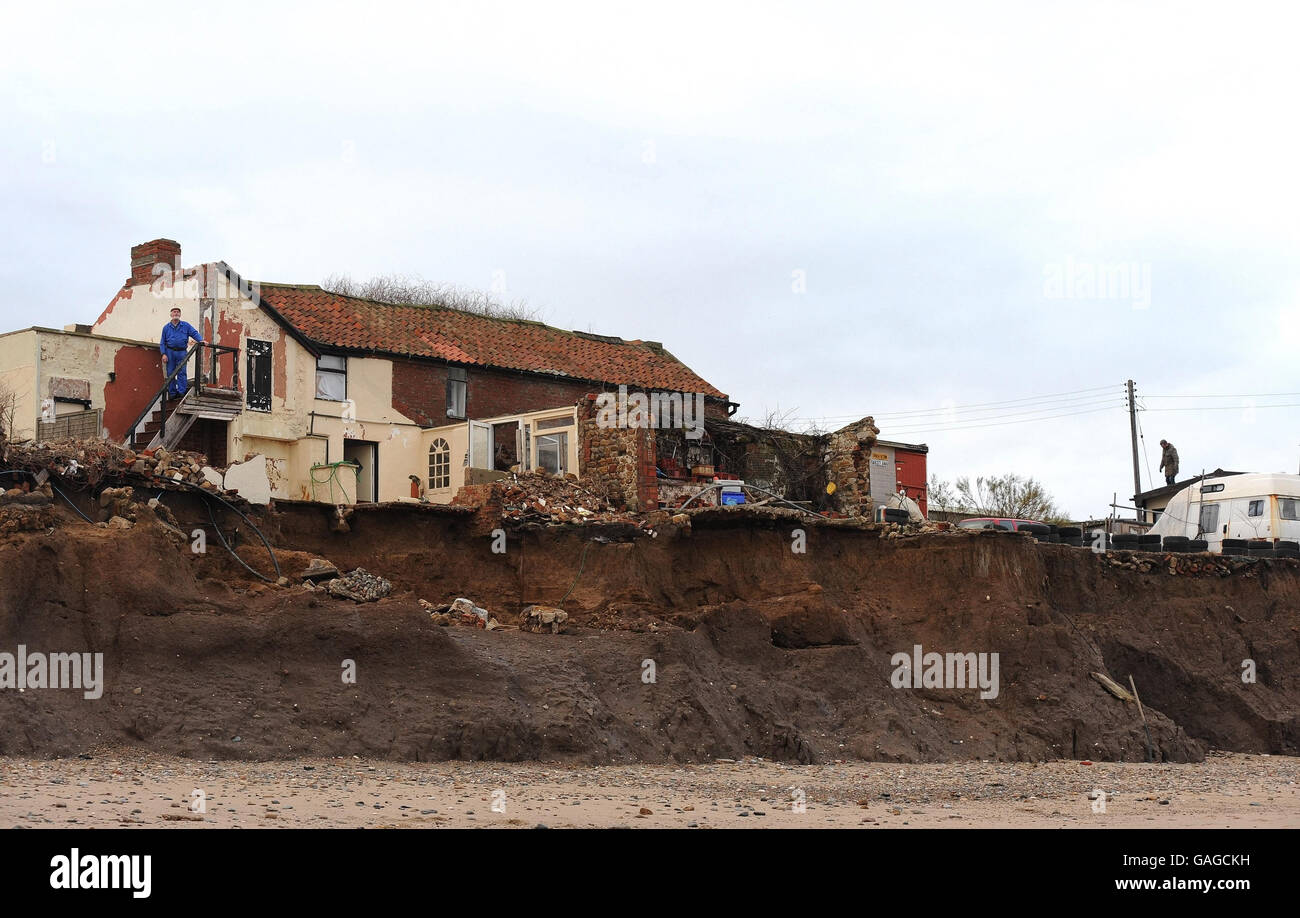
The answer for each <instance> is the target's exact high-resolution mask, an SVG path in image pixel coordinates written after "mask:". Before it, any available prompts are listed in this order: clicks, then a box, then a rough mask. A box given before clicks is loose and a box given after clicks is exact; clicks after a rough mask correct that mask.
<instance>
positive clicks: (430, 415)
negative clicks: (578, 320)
mask: <svg viewBox="0 0 1300 918" xmlns="http://www.w3.org/2000/svg"><path fill="white" fill-rule="evenodd" d="M466 375H467V376H468V380H469V382H468V390H467V392H466V396H465V414H466V417H468V418H475V419H479V418H494V417H500V416H502V415H507V414H522V413H523V412H526V411H540V410H542V409H545V408H559V407H561V406H568V405H572V404H574V403H575V402H577V401H578V400H579V399H581V398H583V397H585V396H586V395H587V393H589V392H593V391H594V392H600V391H606V390H608V391H616V390H617V389H618V386H616V385H605V386H604V387H603V388H602V386H601V385H600V384H598V383H591V382H579V381H577V380H565V379H550V378H547V377H544V376H530V375H527V374H523V373H509V372H505V371H502V370H487V369H480V368H476V367H468V368H466ZM393 408H394V409H395V410H397V411H400V412H401V413H402V414H404V415H406V416H407V417H408V418H410V419H411V420H412V421H414V422H415V423H417V424H421V425H424V426H428V427H440V426H442V425H444V424H451V423H454V422H455V421H456V420H458V419H456V418H449V417H447V367H446V366H444V365H441V364H436V363H428V362H424V361H418V360H402V359H400V358H395V359H394V360H393ZM705 415H706V416H707V417H726V415H727V407H726V405H725V404H723V403H721V402H712V401H710V402H706V403H705Z"/></svg>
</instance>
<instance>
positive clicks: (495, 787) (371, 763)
mask: <svg viewBox="0 0 1300 918" xmlns="http://www.w3.org/2000/svg"><path fill="white" fill-rule="evenodd" d="M0 768H3V770H4V773H5V784H4V786H3V787H0V827H8V826H28V827H44V828H52V827H60V826H62V827H68V826H76V827H87V826H100V827H115V826H137V827H150V828H166V827H175V828H192V827H200V826H205V827H238V826H242V827H259V828H266V827H285V828H295V827H307V828H310V827H313V826H346V827H367V828H381V827H397V828H401V827H410V828H421V827H423V828H437V827H445V828H474V827H502V828H510V827H515V828H534V827H536V826H546V827H549V828H563V827H592V826H594V827H615V826H622V827H629V828H644V827H649V828H692V829H696V828H698V829H708V828H739V827H745V828H812V827H827V828H829V827H846V828H847V827H860V828H872V827H878V828H895V827H910V828H924V827H946V828H992V827H1040V828H1066V827H1069V828H1122V827H1132V828H1165V827H1176V826H1206V827H1211V828H1213V827H1221V828H1297V827H1300V787H1298V786H1297V781H1298V780H1300V759H1295V758H1286V757H1277V756H1250V755H1222V756H1211V757H1210V758H1208V759H1206V761H1204V762H1202V763H1199V764H1196V765H1143V764H1138V763H1101V762H1098V763H1094V764H1085V763H1082V762H1048V763H1044V764H1041V765H1039V764H1035V765H1029V764H1011V763H1006V762H1000V763H992V762H962V763H949V764H943V765H893V764H880V763H875V764H872V763H862V762H852V763H842V764H828V765H790V764H783V763H778V762H767V761H762V760H755V759H746V760H743V761H740V762H734V763H733V762H726V763H713V764H707V765H686V766H663V765H633V766H604V767H573V766H564V765H557V764H545V763H532V764H511V763H501V762H490V763H489V762H482V763H480V762H471V763H466V762H441V763H437V764H432V765H431V764H421V763H401V762H386V761H383V760H369V759H356V758H352V757H347V758H342V759H297V760H294V761H292V762H240V763H224V764H223V763H213V762H201V761H194V760H186V759H174V758H167V757H161V756H152V755H147V754H141V753H133V752H129V751H107V752H106V753H105V754H102V755H101V754H96V755H95V756H93V757H91V758H88V759H85V760H79V759H71V760H65V761H58V762H50V761H32V760H27V759H0ZM196 788H199V789H202V790H203V792H204V795H205V800H204V812H203V813H202V814H198V813H195V812H193V811H192V809H191V802H192V801H193V799H194V798H193V792H194V790H195V789H196ZM1098 790H1101V791H1102V792H1103V793H1105V794H1106V798H1105V807H1104V812H1098V811H1097V810H1098V809H1099V808H1098V807H1097V806H1096V805H1095V802H1096V796H1095V795H1096V792H1097V791H1098ZM796 792H801V793H802V799H803V802H804V807H803V809H802V812H800V811H799V810H798V809H797V808H796V806H795V805H794V804H795V802H796V800H797V799H798V798H797V796H796ZM494 803H495V804H496V808H495V809H494V808H493V804H494Z"/></svg>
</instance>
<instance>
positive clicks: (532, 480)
mask: <svg viewBox="0 0 1300 918" xmlns="http://www.w3.org/2000/svg"><path fill="white" fill-rule="evenodd" d="M492 487H493V491H494V492H495V493H494V495H493V496H494V497H497V498H498V499H499V501H500V505H501V517H502V519H506V520H511V521H514V522H519V523H585V522H589V521H595V520H600V521H602V522H614V521H619V522H637V521H638V517H637V516H636V514H632V513H624V512H620V511H617V510H615V509H614V508H613V507H612V506H611V505H610V503H609V501H607V500H606V499H605V498H603V497H601V496H600V495H598V494H594V493H592V492H591V491H588V490H587V489H586V488H584V487H582V486H581V485H579V484H578V482H577V480H576V479H575V478H573V476H565V477H563V478H560V477H557V476H555V475H548V474H546V473H545V472H523V473H521V474H518V475H513V476H511V477H510V478H506V479H503V480H502V481H497V482H493V483H492Z"/></svg>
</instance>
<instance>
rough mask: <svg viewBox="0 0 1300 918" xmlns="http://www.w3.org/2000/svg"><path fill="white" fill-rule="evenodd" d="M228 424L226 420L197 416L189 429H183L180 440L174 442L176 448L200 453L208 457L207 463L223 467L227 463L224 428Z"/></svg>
mask: <svg viewBox="0 0 1300 918" xmlns="http://www.w3.org/2000/svg"><path fill="white" fill-rule="evenodd" d="M228 424H229V422H228V421H214V420H211V419H208V418H199V419H198V420H196V421H195V422H194V424H193V426H192V427H190V429H189V430H187V431H185V436H183V437H181V440H180V442H179V443H178V444H176V448H177V449H184V450H191V451H193V452H196V453H202V454H203V455H205V456H207V457H208V464H209V465H211V466H213V467H214V468H219V469H224V468H225V467H226V465H227V457H226V439H227V436H226V433H227V431H226V428H227V425H228Z"/></svg>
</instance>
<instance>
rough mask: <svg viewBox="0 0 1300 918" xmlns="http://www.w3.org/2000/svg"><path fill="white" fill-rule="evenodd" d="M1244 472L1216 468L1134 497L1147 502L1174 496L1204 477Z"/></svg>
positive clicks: (1137, 500)
mask: <svg viewBox="0 0 1300 918" xmlns="http://www.w3.org/2000/svg"><path fill="white" fill-rule="evenodd" d="M1242 474H1244V473H1243V472H1227V471H1224V470H1223V469H1215V470H1214V471H1213V472H1206V473H1205V474H1204V475H1197V476H1196V477H1195V478H1188V479H1186V480H1184V481H1175V482H1174V483H1173V484H1171V485H1161V486H1160V487H1158V488H1152V489H1151V490H1150V491H1143V492H1142V493H1141V494H1138V495H1136V496H1135V497H1134V502H1135V503H1137V504H1145V503H1147V502H1148V501H1150V500H1153V499H1155V498H1159V497H1173V496H1174V495H1175V494H1177V493H1178V492H1179V491H1181V490H1182V489H1183V488H1185V487H1187V486H1188V485H1189V484H1192V483H1193V482H1197V481H1200V480H1201V479H1202V478H1222V477H1223V476H1224V475H1242Z"/></svg>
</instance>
